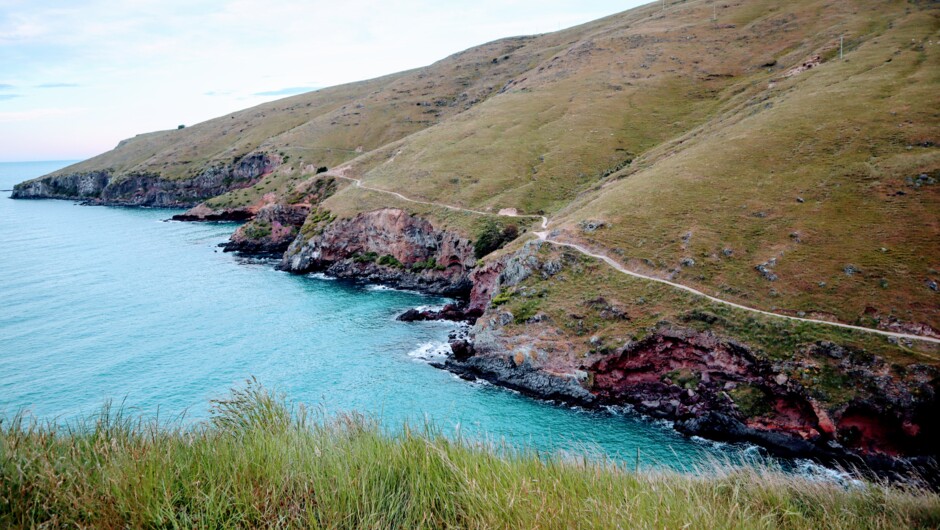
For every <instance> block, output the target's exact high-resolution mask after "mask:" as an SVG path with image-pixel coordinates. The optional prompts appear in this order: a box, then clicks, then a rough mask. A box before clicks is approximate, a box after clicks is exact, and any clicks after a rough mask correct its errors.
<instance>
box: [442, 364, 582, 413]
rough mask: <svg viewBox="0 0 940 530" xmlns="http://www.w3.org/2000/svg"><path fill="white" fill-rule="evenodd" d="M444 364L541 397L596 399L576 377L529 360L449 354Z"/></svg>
mask: <svg viewBox="0 0 940 530" xmlns="http://www.w3.org/2000/svg"><path fill="white" fill-rule="evenodd" d="M444 367H445V368H446V369H447V370H449V371H451V372H453V373H455V374H457V375H460V376H462V377H474V378H479V379H484V380H486V381H490V382H492V383H495V384H498V385H500V386H503V387H506V388H510V389H513V390H516V391H518V392H521V393H523V394H525V395H528V396H532V397H536V398H539V399H546V400H549V401H560V402H563V403H571V404H577V405H590V404H592V403H594V402H595V399H596V398H595V397H594V395H593V394H591V393H590V392H588V391H587V390H586V389H585V388H584V387H582V386H581V384H580V383H579V382H578V381H577V379H576V378H574V377H564V376H559V375H554V374H550V373H548V372H545V371H542V370H539V369H537V368H534V367H532V366H531V365H530V364H529V363H522V364H520V365H518V366H517V365H516V364H515V363H513V362H512V360H510V359H506V358H504V357H502V356H498V355H474V356H471V357H468V358H466V359H465V360H459V359H456V358H449V359H447V361H445V363H444Z"/></svg>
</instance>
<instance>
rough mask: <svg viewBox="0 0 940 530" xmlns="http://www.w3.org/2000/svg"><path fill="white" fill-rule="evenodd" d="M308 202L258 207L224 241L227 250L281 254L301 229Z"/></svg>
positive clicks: (309, 208)
mask: <svg viewBox="0 0 940 530" xmlns="http://www.w3.org/2000/svg"><path fill="white" fill-rule="evenodd" d="M310 210H311V205H310V204H309V203H302V204H282V203H273V204H267V205H265V206H263V207H261V208H260V209H259V210H258V212H257V213H256V214H255V215H254V217H253V218H252V219H251V221H250V222H248V223H247V224H244V225H242V226H240V227H238V229H237V230H235V233H233V234H232V236H231V237H230V238H229V241H228V243H226V244H225V245H224V248H225V251H226V252H241V253H244V254H273V255H277V256H280V255H281V254H282V253H283V252H284V251H285V250H287V248H288V247H289V246H290V244H291V243H292V242H293V241H294V239H296V238H297V234H299V233H300V227H301V226H303V224H304V220H305V219H306V218H307V216H308V215H309V214H310Z"/></svg>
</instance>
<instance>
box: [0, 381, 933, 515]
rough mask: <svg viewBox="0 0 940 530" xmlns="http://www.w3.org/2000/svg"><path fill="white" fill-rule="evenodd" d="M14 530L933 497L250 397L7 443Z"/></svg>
mask: <svg viewBox="0 0 940 530" xmlns="http://www.w3.org/2000/svg"><path fill="white" fill-rule="evenodd" d="M0 524H2V525H3V526H4V527H6V528H33V527H43V528H74V527H94V528H126V527H136V528H156V527H159V528H170V527H172V528H177V527H182V528H192V527H200V528H357V529H358V528H687V527H694V528H813V529H817V528H851V529H863V528H936V527H937V525H938V524H940V497H938V496H937V495H936V494H933V493H928V492H924V491H918V490H901V489H895V488H891V487H887V486H880V485H875V484H860V485H857V486H853V487H849V488H845V487H842V486H838V485H836V484H832V483H822V482H813V481H809V480H806V479H801V478H798V477H794V476H787V475H783V474H781V473H780V472H777V471H773V470H770V469H754V468H749V469H734V468H730V467H727V466H725V467H722V466H716V467H715V469H713V470H709V471H707V472H703V473H701V474H699V475H697V476H691V475H677V474H672V473H666V472H650V471H643V470H641V471H639V472H635V471H634V470H633V469H632V466H631V469H626V468H625V466H622V465H618V464H616V463H612V462H592V461H587V460H581V459H571V458H568V459H565V460H562V459H559V458H557V457H544V455H542V456H540V455H537V454H535V453H533V452H531V451H523V450H516V451H509V452H508V453H505V452H504V453H501V454H497V453H495V452H493V450H492V449H488V448H486V447H481V446H478V445H474V444H470V443H468V442H465V441H460V440H456V441H454V440H451V439H448V438H446V437H444V436H442V435H441V434H440V433H439V432H437V431H435V430H434V429H433V428H431V427H425V428H424V429H419V430H417V431H416V430H412V429H408V428H405V429H404V430H403V431H402V432H400V433H398V434H388V433H384V432H382V431H381V430H380V429H379V428H378V427H377V426H376V425H375V424H374V423H372V422H370V421H367V420H365V419H363V418H361V417H358V416H355V415H350V416H340V417H338V418H335V419H332V420H320V421H313V420H312V419H311V416H310V415H308V414H307V413H306V412H305V411H304V409H302V408H301V409H298V410H291V409H290V408H288V407H287V406H286V405H285V404H284V402H283V401H282V400H281V399H277V398H275V397H272V395H271V394H269V393H267V392H265V391H264V390H263V389H260V388H259V387H257V386H254V385H249V386H248V387H247V388H245V389H243V390H240V391H235V392H233V394H232V396H231V398H230V399H227V400H224V401H221V402H218V403H217V404H216V406H215V409H214V414H213V418H212V420H211V421H209V422H206V423H202V424H199V425H197V426H195V427H193V428H190V429H182V428H179V427H176V428H171V427H170V426H167V425H158V424H157V423H156V422H151V421H147V420H141V419H135V418H131V417H128V416H124V415H122V414H121V413H120V412H119V411H118V412H115V411H113V410H111V409H109V408H107V407H106V408H105V409H104V410H103V411H102V413H101V414H100V415H99V416H97V417H95V418H92V419H90V420H88V421H86V422H84V423H82V424H78V425H72V426H71V427H69V428H68V429H55V428H53V427H51V426H49V427H41V426H37V425H35V424H33V423H29V422H26V421H24V420H23V418H14V419H13V420H12V421H6V422H4V423H3V427H2V429H0Z"/></svg>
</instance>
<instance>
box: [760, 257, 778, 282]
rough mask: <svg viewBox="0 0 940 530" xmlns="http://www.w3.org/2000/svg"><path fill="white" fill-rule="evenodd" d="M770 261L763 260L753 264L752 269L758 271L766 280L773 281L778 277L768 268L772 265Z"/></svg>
mask: <svg viewBox="0 0 940 530" xmlns="http://www.w3.org/2000/svg"><path fill="white" fill-rule="evenodd" d="M772 261H775V260H771V261H765V262H764V263H760V264H757V265H755V266H754V270H756V271H757V272H759V273H760V275H761V276H762V277H763V278H764V279H765V280H767V281H771V282H775V281H777V279H778V278H779V277H778V276H777V275H776V274H775V273H774V271H772V270H770V267H772V266H773V263H772Z"/></svg>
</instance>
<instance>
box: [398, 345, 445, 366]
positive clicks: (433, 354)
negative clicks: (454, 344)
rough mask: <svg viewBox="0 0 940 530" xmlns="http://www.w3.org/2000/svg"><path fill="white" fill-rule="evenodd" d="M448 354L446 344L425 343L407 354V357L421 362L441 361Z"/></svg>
mask: <svg viewBox="0 0 940 530" xmlns="http://www.w3.org/2000/svg"><path fill="white" fill-rule="evenodd" d="M449 353H450V344H447V343H446V342H425V343H424V344H422V345H420V346H418V347H417V348H415V349H413V350H411V351H410V352H408V356H409V357H412V358H414V359H418V360H421V361H426V362H432V361H443V360H444V359H446V358H447V355H448V354H449Z"/></svg>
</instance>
